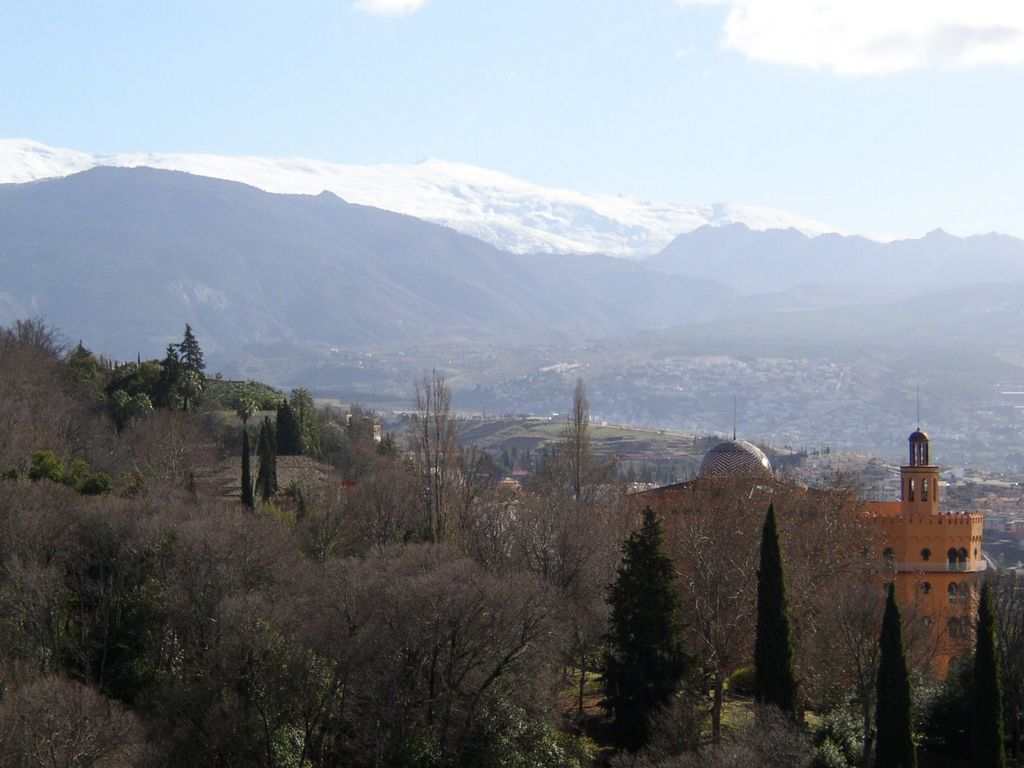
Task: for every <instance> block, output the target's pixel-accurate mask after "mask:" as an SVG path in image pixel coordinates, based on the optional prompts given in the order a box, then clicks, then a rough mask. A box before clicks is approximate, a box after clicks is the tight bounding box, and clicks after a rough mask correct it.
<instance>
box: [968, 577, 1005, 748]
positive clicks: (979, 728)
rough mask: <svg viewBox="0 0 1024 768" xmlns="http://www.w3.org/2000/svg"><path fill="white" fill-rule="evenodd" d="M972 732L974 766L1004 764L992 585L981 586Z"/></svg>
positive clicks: (997, 650) (986, 583) (975, 657)
mask: <svg viewBox="0 0 1024 768" xmlns="http://www.w3.org/2000/svg"><path fill="white" fill-rule="evenodd" d="M973 712H974V732H973V737H974V738H973V739H972V746H973V749H972V752H973V757H974V761H973V763H972V765H974V766H976V768H1006V747H1005V745H1004V742H1003V685H1002V680H1001V679H1000V674H999V649H998V647H997V646H996V627H995V612H994V610H993V605H992V588H991V586H990V585H989V583H988V581H986V582H985V583H984V584H982V586H981V602H980V603H979V604H978V637H977V642H976V645H975V648H974V709H973Z"/></svg>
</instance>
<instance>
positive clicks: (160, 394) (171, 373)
mask: <svg viewBox="0 0 1024 768" xmlns="http://www.w3.org/2000/svg"><path fill="white" fill-rule="evenodd" d="M181 371H182V367H181V360H180V359H179V357H178V346H177V345H176V344H168V345H167V352H166V354H165V355H164V359H163V360H161V361H160V378H159V380H158V381H157V383H156V386H155V387H154V389H153V404H154V405H156V406H160V407H163V408H174V407H176V406H178V405H180V402H179V401H178V379H179V378H181Z"/></svg>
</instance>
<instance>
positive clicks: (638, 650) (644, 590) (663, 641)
mask: <svg viewBox="0 0 1024 768" xmlns="http://www.w3.org/2000/svg"><path fill="white" fill-rule="evenodd" d="M662 538H663V537H662V531H661V522H660V521H659V520H658V518H657V517H656V516H655V514H654V512H653V511H651V509H650V508H647V509H645V510H644V513H643V524H642V525H641V528H640V530H639V531H638V532H635V533H633V534H631V535H630V537H629V539H628V540H627V541H626V543H625V545H624V546H623V548H622V562H621V564H620V565H619V568H618V574H617V576H616V579H615V582H614V583H613V584H612V585H611V588H610V590H609V598H608V602H609V603H610V604H611V620H610V626H609V629H608V634H607V636H606V638H605V639H606V641H607V649H606V651H605V654H604V658H603V661H602V668H603V669H602V681H603V683H604V689H605V702H604V705H605V706H606V707H607V709H608V710H609V711H610V712H611V714H612V716H613V718H614V722H615V730H616V733H617V735H618V738H619V741H620V743H621V744H622V745H623V746H624V747H626V748H627V749H629V750H636V749H639V748H640V747H642V746H643V745H644V744H646V743H647V741H648V739H649V738H650V726H651V717H652V715H654V714H655V713H656V712H657V711H658V710H660V709H661V708H663V707H664V706H665V705H667V704H668V703H669V702H670V701H671V699H672V696H673V694H674V693H675V692H676V690H677V689H678V687H679V683H680V680H681V679H682V676H683V674H684V672H685V671H686V668H687V664H688V659H687V657H686V654H685V653H684V651H683V647H682V645H681V643H680V639H679V618H678V612H679V595H678V592H677V590H676V584H675V580H676V574H675V567H674V566H673V564H672V560H671V558H669V556H668V555H666V554H665V553H664V552H663V551H662Z"/></svg>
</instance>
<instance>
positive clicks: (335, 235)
mask: <svg viewBox="0 0 1024 768" xmlns="http://www.w3.org/2000/svg"><path fill="white" fill-rule="evenodd" d="M0 243H2V245H0V272H2V274H3V275H4V281H3V283H2V284H0V322H11V321H13V320H15V319H18V318H21V317H26V316H30V315H37V314H41V315H44V316H45V317H46V318H47V320H48V321H50V322H52V323H54V324H55V325H58V326H60V327H64V328H74V329H76V333H79V334H81V335H82V336H83V338H84V339H85V341H86V343H87V344H89V345H90V346H93V347H96V348H100V349H104V350H106V351H108V352H109V353H111V354H116V355H119V356H122V357H129V356H134V354H135V352H136V351H137V350H138V349H139V348H140V347H142V348H143V349H145V348H148V347H152V346H156V347H157V348H159V347H160V346H162V345H163V343H165V342H166V341H167V340H169V339H170V338H172V337H173V336H174V335H175V334H176V333H177V332H178V330H179V329H180V327H181V326H182V325H183V324H184V323H185V322H191V323H192V324H193V325H194V327H195V328H196V331H197V333H198V334H199V335H200V336H201V337H202V338H203V339H204V340H205V343H206V347H207V349H208V350H209V351H211V352H213V353H218V352H221V351H223V350H233V349H236V348H237V347H238V346H239V345H242V344H245V343H247V342H256V341H268V340H275V341H276V340H290V341H313V342H325V343H329V344H333V345H338V346H358V345H363V344H370V343H374V344H379V343H388V342H395V343H403V344H411V343H416V342H418V341H421V340H424V339H428V338H437V337H451V338H458V337H468V338H474V339H492V338H513V337H520V338H521V337H523V336H535V337H539V336H542V335H543V337H544V338H547V339H552V338H559V337H561V338H574V337H578V336H580V335H582V334H584V333H586V334H587V335H590V336H594V335H608V334H615V333H619V332H623V331H628V330H631V329H637V328H648V327H652V326H660V327H665V326H669V325H674V324H678V323H681V322H686V321H689V320H694V319H699V318H701V317H703V316H705V315H706V314H707V312H708V310H709V308H710V307H713V306H715V305H716V304H717V303H720V302H721V301H722V300H723V299H724V298H725V297H727V296H728V295H729V294H730V291H729V290H728V289H726V288H724V287H722V286H721V285H718V284H716V283H713V282H711V281H694V280H692V279H687V278H683V277H674V276H673V277H666V276H665V275H658V274H654V273H652V272H650V271H648V270H645V269H643V268H642V267H640V266H638V265H637V264H634V263H630V262H626V261H623V260H618V259H612V258H607V257H579V256H575V257H573V256H553V255H545V256H520V255H513V254H509V253H505V252H502V251H499V250H497V249H495V248H493V247H492V246H489V245H486V244H484V243H483V242H481V241H478V240H475V239H473V238H471V237H467V236H465V235H460V234H458V233H456V232H455V231H453V230H451V229H447V228H445V227H442V226H438V225H434V224H428V223H426V222H423V221H420V220H418V219H414V218H411V217H408V216H403V215H400V214H395V213H390V212H386V211H382V210H378V209H374V208H367V207H363V206H357V205H349V204H348V203H346V202H344V201H343V200H341V199H340V198H338V197H336V196H334V195H332V194H329V193H323V194H320V195H317V196H301V195H276V194H269V193H266V192H262V191H260V190H257V189H255V188H253V187H248V186H245V185H242V184H238V183H234V182H227V181H220V180H215V179H209V178H203V177H198V176H191V175H188V174H185V173H181V172H176V171H159V170H153V169H148V168H135V169H123V168H95V169H92V170H89V171H86V172H83V173H79V174H76V175H73V176H69V177H67V178H63V179H51V180H45V181H38V182H32V183H28V184H11V185H3V186H0ZM584 258H586V261H585V262H584V261H583V259H584Z"/></svg>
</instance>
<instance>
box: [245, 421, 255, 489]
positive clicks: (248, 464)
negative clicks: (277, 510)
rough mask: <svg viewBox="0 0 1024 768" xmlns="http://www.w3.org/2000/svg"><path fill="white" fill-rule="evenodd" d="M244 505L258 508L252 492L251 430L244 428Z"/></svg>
mask: <svg viewBox="0 0 1024 768" xmlns="http://www.w3.org/2000/svg"><path fill="white" fill-rule="evenodd" d="M242 503H243V504H245V506H247V507H248V508H249V509H252V508H253V507H254V506H256V499H255V497H254V495H253V490H252V451H251V450H250V448H249V430H248V429H246V428H245V427H242Z"/></svg>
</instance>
